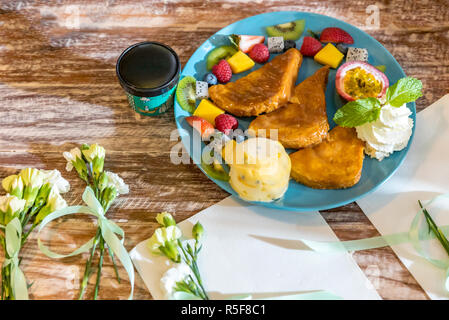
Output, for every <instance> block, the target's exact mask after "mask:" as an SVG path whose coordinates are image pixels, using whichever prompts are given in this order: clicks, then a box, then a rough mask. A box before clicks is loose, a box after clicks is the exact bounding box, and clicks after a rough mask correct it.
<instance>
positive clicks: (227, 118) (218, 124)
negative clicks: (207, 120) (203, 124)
mask: <svg viewBox="0 0 449 320" xmlns="http://www.w3.org/2000/svg"><path fill="white" fill-rule="evenodd" d="M238 127H239V122H238V120H237V119H236V118H234V117H233V116H231V115H230V114H220V115H219V116H217V117H216V118H215V128H217V130H219V131H221V132H223V133H224V134H227V135H229V134H230V133H231V130H235V129H237V128H238Z"/></svg>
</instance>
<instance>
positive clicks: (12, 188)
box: [2, 174, 23, 198]
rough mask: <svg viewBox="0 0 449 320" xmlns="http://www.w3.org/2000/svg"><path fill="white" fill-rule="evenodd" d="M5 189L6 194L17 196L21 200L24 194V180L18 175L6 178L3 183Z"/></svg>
mask: <svg viewBox="0 0 449 320" xmlns="http://www.w3.org/2000/svg"><path fill="white" fill-rule="evenodd" d="M2 186H3V189H5V191H6V192H8V193H11V194H14V195H15V196H17V197H19V198H21V197H22V194H23V180H22V178H21V177H20V176H18V175H15V174H14V175H11V176H9V177H6V178H4V179H3V181H2Z"/></svg>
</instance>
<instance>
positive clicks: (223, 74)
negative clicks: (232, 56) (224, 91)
mask: <svg viewBox="0 0 449 320" xmlns="http://www.w3.org/2000/svg"><path fill="white" fill-rule="evenodd" d="M212 73H213V74H214V75H215V76H216V77H217V80H218V81H219V82H221V83H227V82H229V80H231V78H232V69H231V66H230V65H229V63H228V62H227V61H226V60H220V61H219V62H218V63H217V64H216V65H215V66H213V67H212Z"/></svg>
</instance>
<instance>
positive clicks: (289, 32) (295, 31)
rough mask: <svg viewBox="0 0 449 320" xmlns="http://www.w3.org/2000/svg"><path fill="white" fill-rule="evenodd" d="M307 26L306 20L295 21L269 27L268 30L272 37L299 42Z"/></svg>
mask: <svg viewBox="0 0 449 320" xmlns="http://www.w3.org/2000/svg"><path fill="white" fill-rule="evenodd" d="M305 25H306V21H305V20H295V21H292V22H287V23H282V24H277V25H274V26H271V27H267V28H266V30H267V33H268V35H269V36H270V37H284V40H298V39H299V37H301V34H302V32H303V31H304V26H305Z"/></svg>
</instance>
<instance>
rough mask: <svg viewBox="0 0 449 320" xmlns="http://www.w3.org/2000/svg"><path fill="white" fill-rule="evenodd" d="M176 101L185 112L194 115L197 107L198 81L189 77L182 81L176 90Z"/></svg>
mask: <svg viewBox="0 0 449 320" xmlns="http://www.w3.org/2000/svg"><path fill="white" fill-rule="evenodd" d="M176 100H178V103H179V105H180V106H181V108H183V109H184V110H186V111H188V112H190V113H193V111H195V107H196V80H195V78H194V77H191V76H187V77H184V78H182V79H181V81H179V83H178V87H177V88H176Z"/></svg>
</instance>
